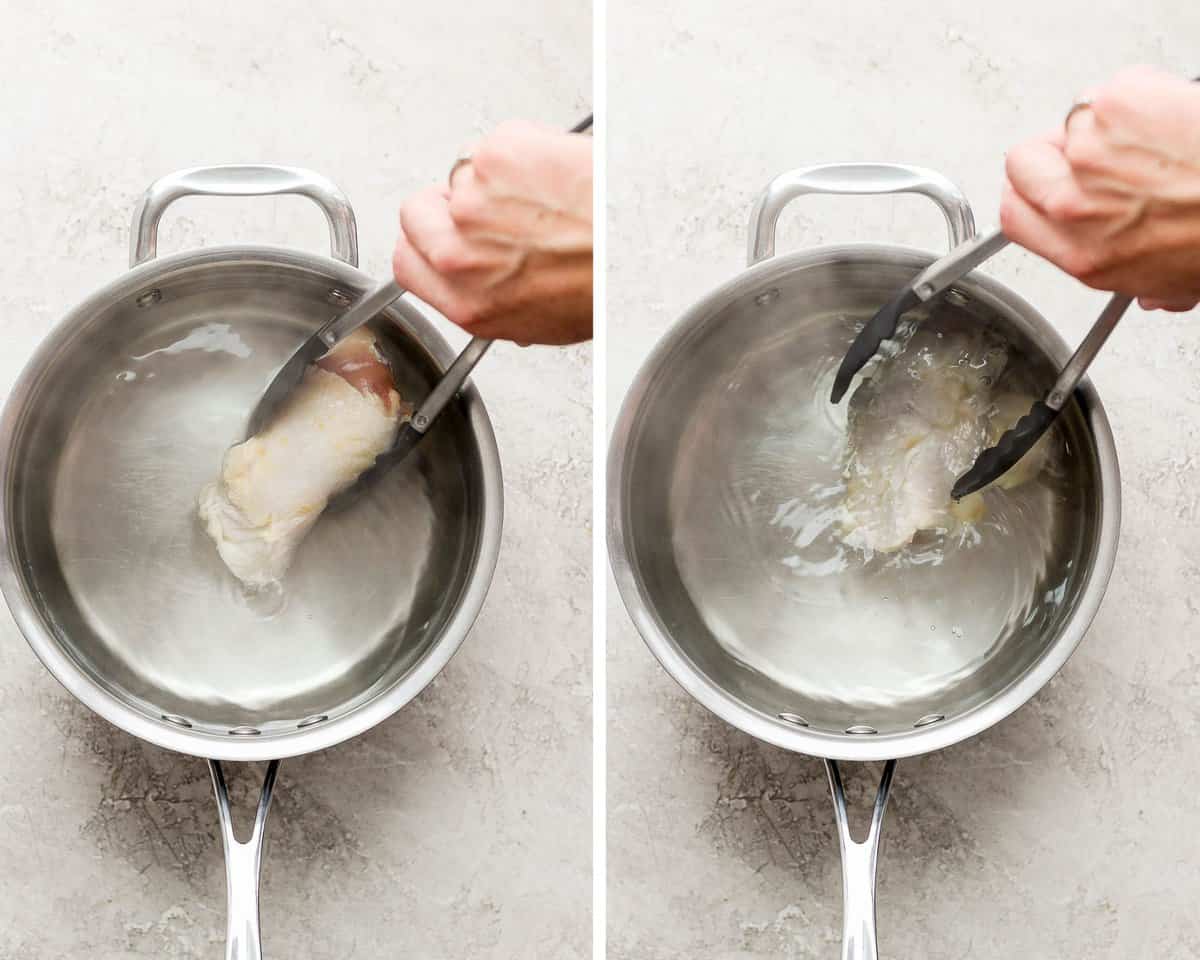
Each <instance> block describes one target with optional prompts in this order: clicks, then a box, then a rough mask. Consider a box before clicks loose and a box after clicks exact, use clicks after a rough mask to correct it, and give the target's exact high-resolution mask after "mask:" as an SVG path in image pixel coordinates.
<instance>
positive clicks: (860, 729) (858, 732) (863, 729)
mask: <svg viewBox="0 0 1200 960" xmlns="http://www.w3.org/2000/svg"><path fill="white" fill-rule="evenodd" d="M846 732H847V733H852V734H854V735H855V736H862V735H866V734H868V733H878V732H879V731H878V730H876V729H875V728H874V727H868V726H867V725H866V724H865V723H856V724H855V725H854V726H852V727H847V728H846Z"/></svg>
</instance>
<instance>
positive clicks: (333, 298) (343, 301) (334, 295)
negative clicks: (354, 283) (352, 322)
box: [329, 287, 352, 307]
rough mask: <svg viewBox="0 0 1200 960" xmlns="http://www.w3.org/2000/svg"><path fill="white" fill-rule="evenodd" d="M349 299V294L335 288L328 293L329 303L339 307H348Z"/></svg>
mask: <svg viewBox="0 0 1200 960" xmlns="http://www.w3.org/2000/svg"><path fill="white" fill-rule="evenodd" d="M351 299H352V298H351V296H350V294H348V293H347V292H346V291H345V290H339V289H338V288H337V287H334V288H333V289H332V290H330V291H329V302H330V303H336V304H337V305H338V306H339V307H345V306H349V304H350V301H351Z"/></svg>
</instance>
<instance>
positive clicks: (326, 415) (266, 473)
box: [199, 329, 405, 587]
mask: <svg viewBox="0 0 1200 960" xmlns="http://www.w3.org/2000/svg"><path fill="white" fill-rule="evenodd" d="M404 414H405V410H404V405H403V404H402V402H401V399H400V395H399V394H398V393H397V392H396V388H395V385H394V383H393V381H392V373H391V369H390V368H389V367H388V365H387V361H386V359H385V358H384V357H383V355H382V354H381V353H380V352H379V348H378V346H377V345H376V342H375V337H374V335H373V334H372V333H371V332H370V331H368V330H366V329H361V330H358V331H355V332H354V333H353V334H351V335H350V336H349V337H347V338H346V339H345V340H344V341H342V342H341V343H339V344H338V345H337V346H336V347H334V349H333V350H331V351H330V352H329V353H328V354H326V355H325V356H324V357H322V358H321V359H320V360H319V361H317V363H315V364H314V365H313V366H311V367H309V369H308V370H307V371H306V372H305V374H304V378H303V379H302V380H301V382H300V384H299V385H298V386H297V387H296V389H295V390H294V391H293V392H292V394H291V396H289V397H288V398H287V400H285V401H284V403H283V406H282V407H281V408H280V409H279V412H278V413H277V414H276V415H275V417H274V419H273V420H272V421H271V422H270V423H269V424H268V425H267V427H266V428H265V429H264V430H263V431H262V432H261V433H259V434H258V435H257V436H254V437H251V438H250V439H249V440H246V441H245V442H244V443H240V444H238V445H237V446H235V447H232V448H231V449H230V450H229V451H228V452H227V453H226V454H225V459H224V462H223V463H222V466H221V475H220V477H219V478H218V479H217V480H216V481H215V482H214V483H211V484H209V485H207V486H206V487H205V488H204V489H203V490H202V491H201V493H200V499H199V514H200V519H201V521H202V522H203V524H204V528H205V529H206V530H207V531H208V534H209V536H211V537H212V538H213V541H214V542H215V543H216V546H217V551H218V553H220V555H221V559H222V560H224V561H225V565H226V566H227V567H228V568H229V569H230V571H231V572H232V573H233V575H234V576H235V577H237V578H238V579H239V580H241V581H242V582H243V583H245V584H246V585H247V586H251V587H262V586H266V585H268V584H270V583H274V582H276V581H278V580H279V579H281V578H282V577H283V575H284V573H286V572H287V569H288V566H289V565H290V564H291V562H292V557H293V556H294V555H295V553H296V549H297V548H298V547H299V546H300V542H301V541H302V540H303V539H304V537H305V535H306V534H307V533H308V532H309V530H311V529H312V527H313V525H314V524H315V523H316V522H317V518H318V517H320V515H321V511H323V510H324V509H325V506H326V504H327V503H328V502H329V500H330V498H331V497H333V496H334V495H335V494H337V493H339V492H341V491H342V490H345V489H346V488H347V487H349V486H350V485H351V484H352V483H354V481H355V480H356V479H358V477H359V475H360V474H361V473H362V472H363V471H364V470H366V469H367V468H368V467H370V466H371V464H372V463H374V462H375V458H376V457H377V456H379V454H381V453H383V452H384V451H386V450H387V449H388V448H389V447H390V446H391V445H392V444H393V443H394V442H395V439H396V433H397V431H398V430H399V427H400V423H401V420H402V418H403V416H404Z"/></svg>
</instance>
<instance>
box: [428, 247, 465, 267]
mask: <svg viewBox="0 0 1200 960" xmlns="http://www.w3.org/2000/svg"><path fill="white" fill-rule="evenodd" d="M429 263H430V264H431V265H432V266H433V269H434V270H436V271H437V272H438V273H458V272H460V271H462V270H464V269H466V267H467V257H466V254H465V252H464V251H463V249H462V247H460V246H459V245H458V244H456V243H443V244H438V245H437V246H435V247H433V248H432V249H431V250H430V251H429Z"/></svg>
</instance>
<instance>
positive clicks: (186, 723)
mask: <svg viewBox="0 0 1200 960" xmlns="http://www.w3.org/2000/svg"><path fill="white" fill-rule="evenodd" d="M162 718H163V719H164V720H166V721H167V723H173V724H175V726H177V727H190V726H191V725H192V721H191V720H189V719H188V718H187V717H181V716H179V714H177V713H164V714H162Z"/></svg>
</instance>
